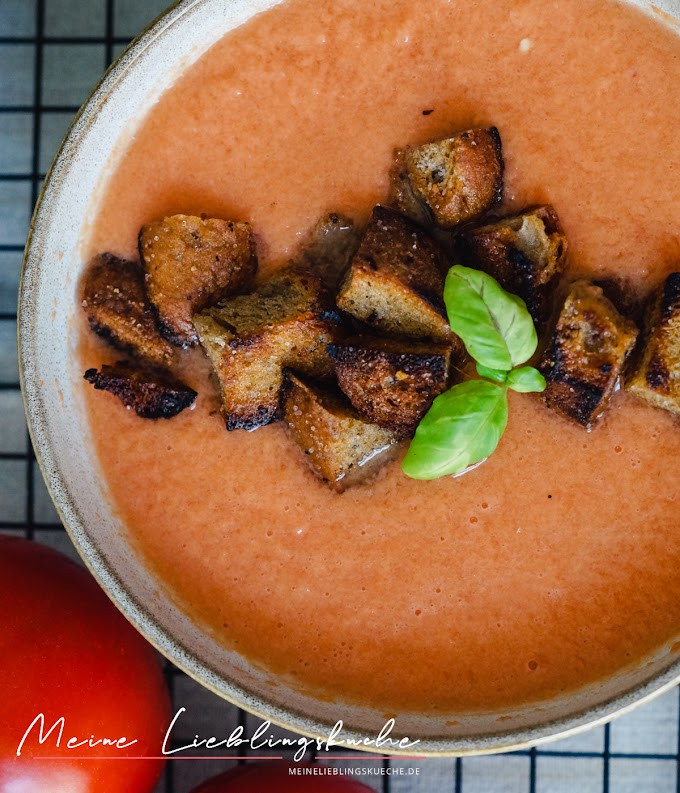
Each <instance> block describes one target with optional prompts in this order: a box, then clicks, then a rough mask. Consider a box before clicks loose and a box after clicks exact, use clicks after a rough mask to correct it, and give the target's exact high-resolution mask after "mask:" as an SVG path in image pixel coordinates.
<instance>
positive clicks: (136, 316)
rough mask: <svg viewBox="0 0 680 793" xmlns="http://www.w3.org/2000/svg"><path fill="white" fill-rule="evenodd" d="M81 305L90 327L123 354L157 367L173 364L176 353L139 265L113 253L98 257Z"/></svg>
mask: <svg viewBox="0 0 680 793" xmlns="http://www.w3.org/2000/svg"><path fill="white" fill-rule="evenodd" d="M80 291H81V305H82V307H83V310H84V311H85V314H86V316H87V319H88V322H89V323H90V327H91V328H92V330H94V332H95V333H97V334H98V335H99V336H101V337H102V338H104V339H106V340H107V341H108V342H109V343H110V344H112V345H113V346H114V347H116V348H117V349H119V350H124V351H126V352H131V353H133V354H135V355H137V356H139V357H140V358H146V359H148V360H149V361H152V362H154V363H156V364H161V365H163V364H166V363H169V362H170V360H171V359H172V357H173V355H174V349H173V347H172V345H171V344H169V343H168V342H167V341H166V340H165V339H164V338H163V337H162V336H161V334H160V331H159V328H158V325H157V323H156V314H155V312H154V310H153V308H152V306H151V304H150V303H149V300H148V298H147V296H146V290H145V288H144V271H143V270H142V268H141V267H140V265H139V264H138V263H137V262H130V261H126V260H125V259H119V258H118V257H117V256H114V255H113V254H111V253H102V254H100V255H99V256H95V257H94V259H92V261H91V262H90V263H89V264H88V266H87V268H86V270H85V272H84V274H83V277H82V280H81V285H80Z"/></svg>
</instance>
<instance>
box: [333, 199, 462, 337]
mask: <svg viewBox="0 0 680 793" xmlns="http://www.w3.org/2000/svg"><path fill="white" fill-rule="evenodd" d="M443 270H444V264H443V257H442V254H441V251H440V250H439V249H438V247H437V246H436V244H435V243H434V242H433V240H432V239H431V238H430V237H429V236H428V235H427V234H426V233H425V232H424V231H423V230H422V229H421V228H420V227H419V226H417V225H416V224H415V223H413V222H412V221H411V220H409V219H408V218H406V217H404V216H403V215H400V214H399V213H398V212H394V211H393V210H391V209H385V208H384V207H381V206H378V207H376V208H375V209H374V210H373V215H372V217H371V220H370V222H369V224H368V227H367V228H366V230H365V232H364V236H363V238H362V241H361V245H360V246H359V250H358V251H357V252H356V254H355V255H354V257H353V259H352V263H351V266H350V269H349V271H348V272H347V275H346V276H345V278H344V280H343V282H342V284H341V286H340V291H339V292H338V297H337V304H338V308H340V309H341V310H342V311H345V312H347V313H348V314H351V315H352V316H353V317H354V318H355V319H357V320H359V321H360V322H363V323H366V324H367V325H370V326H371V327H373V328H375V329H376V330H379V331H383V332H385V333H390V334H394V335H397V336H407V337H412V338H417V339H420V338H432V339H437V340H441V341H446V340H448V339H450V338H451V330H450V328H449V325H448V322H447V318H446V309H445V307H444V299H443V294H444V276H443V274H442V272H443Z"/></svg>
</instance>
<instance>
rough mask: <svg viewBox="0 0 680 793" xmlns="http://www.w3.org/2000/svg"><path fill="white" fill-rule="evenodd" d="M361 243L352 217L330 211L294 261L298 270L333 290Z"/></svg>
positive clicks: (359, 233)
mask: <svg viewBox="0 0 680 793" xmlns="http://www.w3.org/2000/svg"><path fill="white" fill-rule="evenodd" d="M360 240H361V228H360V227H359V226H356V225H355V224H354V221H353V220H352V218H349V217H346V216H345V215H341V214H339V213H337V212H329V213H328V214H326V215H324V216H323V217H321V218H319V220H318V221H317V223H316V225H315V226H314V227H313V228H312V229H311V231H310V232H309V233H308V234H307V236H306V237H305V239H304V240H303V242H302V245H301V246H300V249H299V251H298V253H297V255H296V257H295V259H294V261H293V267H294V268H295V269H297V270H300V271H303V272H307V273H311V274H312V275H316V276H318V277H319V278H321V280H322V282H323V283H324V284H325V285H326V286H327V287H328V288H329V289H332V290H336V289H337V287H338V284H339V283H340V281H341V280H342V277H343V276H344V275H345V272H346V271H347V267H348V266H349V262H350V259H351V258H352V256H353V255H354V254H355V252H356V250H357V248H358V247H359V242H360Z"/></svg>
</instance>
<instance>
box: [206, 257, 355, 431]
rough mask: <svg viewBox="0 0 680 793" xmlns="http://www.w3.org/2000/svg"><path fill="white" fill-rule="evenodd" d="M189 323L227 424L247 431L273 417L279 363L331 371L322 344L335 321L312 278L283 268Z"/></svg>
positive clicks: (332, 335) (319, 373)
mask: <svg viewBox="0 0 680 793" xmlns="http://www.w3.org/2000/svg"><path fill="white" fill-rule="evenodd" d="M194 323H195V325H196V328H197V330H198V333H199V336H200V340H201V344H202V345H203V348H204V349H205V351H206V353H207V355H208V357H209V358H210V360H211V362H212V365H213V368H214V371H215V374H216V376H217V379H218V381H219V386H220V392H221V397H222V411H223V414H224V418H225V421H226V424H227V429H229V430H235V429H246V430H254V429H256V428H257V427H261V426H263V425H265V424H269V423H270V422H272V421H275V420H276V419H278V418H279V416H280V413H279V396H280V391H281V385H282V383H283V369H284V367H289V368H291V369H294V370H295V371H298V372H301V373H302V374H307V375H310V376H312V377H323V376H327V375H330V374H331V373H332V370H333V363H332V361H331V359H330V357H329V355H328V351H327V349H326V347H327V345H328V344H330V343H331V342H333V341H335V340H336V337H337V334H338V331H339V328H340V325H341V320H340V317H339V315H338V313H337V312H336V311H334V310H332V308H331V306H330V303H329V302H328V301H327V298H326V297H325V294H324V292H323V289H322V286H321V281H320V280H319V279H318V278H316V277H315V276H312V275H306V274H303V273H298V272H290V271H287V272H284V273H279V274H277V275H275V276H273V277H272V278H270V279H269V280H268V281H265V282H264V283H263V284H262V285H261V286H259V287H258V288H257V289H256V290H255V291H254V292H252V293H251V294H249V295H240V296H238V297H233V298H229V299H227V300H224V301H222V302H221V303H219V304H218V305H217V306H214V307H212V308H209V309H206V310H205V311H203V312H202V313H200V314H196V315H194Z"/></svg>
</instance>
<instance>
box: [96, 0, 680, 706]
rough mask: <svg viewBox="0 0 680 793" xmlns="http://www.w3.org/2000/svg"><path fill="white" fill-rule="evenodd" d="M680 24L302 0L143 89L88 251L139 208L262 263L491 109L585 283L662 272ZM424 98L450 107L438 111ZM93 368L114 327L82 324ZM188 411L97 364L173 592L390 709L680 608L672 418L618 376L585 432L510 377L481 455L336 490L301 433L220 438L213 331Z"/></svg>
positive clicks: (267, 266) (619, 636)
mask: <svg viewBox="0 0 680 793" xmlns="http://www.w3.org/2000/svg"><path fill="white" fill-rule="evenodd" d="M678 86H680V39H678V37H677V36H676V34H675V33H674V32H673V31H672V30H671V29H670V28H666V27H664V26H663V25H662V24H661V23H660V22H657V21H656V20H655V19H654V18H653V16H651V15H650V16H646V15H644V14H643V13H642V12H640V11H638V10H636V9H634V8H633V7H631V6H628V5H625V4H622V3H617V2H608V0H597V1H595V0H466V2H463V1H462V0H428V2H427V3H424V2H413V0H373V1H372V2H371V3H365V2H360V0H289V1H288V2H286V3H284V4H283V5H281V6H279V7H277V8H275V9H273V10H271V11H269V12H267V13H265V14H262V15H260V16H258V17H256V18H254V19H253V20H252V21H251V22H249V23H248V24H246V25H244V26H243V27H242V28H240V29H238V30H236V31H234V32H233V33H230V34H229V35H228V36H227V37H225V38H224V39H223V40H222V41H220V42H219V43H218V44H216V45H215V46H214V47H213V48H212V49H211V50H209V52H208V53H207V54H206V55H205V56H203V57H202V59H201V60H200V61H199V62H198V63H197V64H196V65H195V66H193V67H191V68H190V69H189V70H188V71H187V73H186V74H184V76H182V78H181V79H180V80H179V81H178V82H177V83H176V84H175V85H174V86H173V87H172V88H171V89H170V90H169V91H168V92H167V93H166V94H165V95H164V96H163V97H162V98H161V100H160V101H159V102H158V103H157V104H156V105H154V106H153V107H151V108H149V112H148V116H147V117H146V119H145V120H144V122H143V125H142V127H141V129H140V131H139V132H138V134H137V135H136V136H135V137H134V139H133V140H132V142H131V143H130V145H129V149H128V150H127V152H126V154H125V156H124V158H122V159H121V162H120V164H119V166H118V167H117V169H116V171H115V173H114V174H113V176H112V177H111V179H110V180H109V182H108V184H106V185H105V187H104V189H103V194H102V197H101V202H100V205H99V208H98V214H97V218H96V222H95V224H94V229H93V232H92V236H91V239H90V240H89V242H88V251H89V253H91V254H94V253H96V252H101V251H112V252H115V253H118V254H121V255H126V256H134V255H135V250H136V240H137V234H138V231H139V228H140V226H141V225H142V224H143V223H146V222H148V221H151V220H154V219H157V218H159V217H162V216H163V215H165V214H171V213H177V212H186V213H195V214H198V213H201V212H206V213H208V214H211V215H215V216H218V217H225V218H233V219H243V220H249V221H250V222H251V223H252V224H253V226H254V228H255V230H256V233H257V235H258V238H259V242H260V247H259V251H260V259H261V270H262V271H264V272H267V271H270V270H272V269H273V268H276V267H278V266H281V265H282V264H283V263H285V262H286V260H287V258H289V257H290V256H291V255H292V254H293V253H294V252H295V250H296V247H297V246H298V244H299V242H300V240H301V238H302V237H303V236H304V235H305V234H306V233H307V231H308V230H309V229H310V227H311V226H313V224H314V223H315V221H316V219H317V218H318V217H319V216H320V215H321V214H323V213H324V212H326V211H328V210H337V211H341V212H344V213H348V214H349V215H351V216H353V217H354V218H355V219H356V220H357V221H359V222H361V221H364V220H365V219H366V218H367V216H368V214H369V212H370V210H371V208H372V206H373V205H374V204H375V203H377V202H380V201H381V200H385V199H386V196H387V190H388V171H389V167H390V163H391V158H392V152H393V149H394V148H395V147H397V146H401V145H404V144H409V143H419V142H424V141H426V140H429V139H433V138H436V137H437V136H442V135H445V134H447V133H451V132H453V131H458V130H462V129H467V128H470V127H472V126H477V125H487V124H495V125H496V126H497V127H498V128H499V130H500V133H501V136H502V139H503V151H504V156H505V159H506V164H507V171H506V179H505V186H506V198H505V206H504V208H505V209H507V210H508V211H511V210H513V209H520V208H523V207H524V206H526V205H528V204H532V203H537V202H550V203H552V204H554V206H555V207H556V209H557V211H558V213H559V215H560V218H561V220H562V222H563V225H564V228H565V231H566V234H567V236H568V239H569V242H570V262H569V275H575V274H586V275H588V276H591V277H597V278H602V277H608V276H615V277H620V278H621V277H622V278H624V279H626V280H627V281H628V282H629V283H630V284H632V285H633V286H634V287H635V288H636V289H637V290H639V291H640V293H643V292H644V293H646V292H647V291H648V290H649V289H650V288H652V287H653V286H654V285H655V284H657V283H659V282H660V281H661V279H662V278H663V277H664V276H665V275H666V274H667V273H668V272H669V271H671V270H672V269H677V268H678V265H679V264H680V243H679V238H678V233H679V232H678V230H679V229H680V147H678V145H677V135H678V130H679V129H680V102H679V101H677V97H678ZM423 111H432V112H430V113H428V114H427V115H426V114H424V112H423ZM83 349H84V352H83V366H90V365H98V364H99V363H101V361H102V360H103V356H104V354H105V353H104V351H103V347H101V346H99V345H98V343H94V342H89V341H88V343H87V344H85V345H84V346H83ZM190 358H191V359H192V360H191V365H190V366H189V367H188V378H189V380H190V382H191V384H192V385H193V386H194V387H195V388H196V389H197V390H198V391H199V394H200V395H199V398H198V400H197V405H196V408H195V410H192V411H185V412H184V413H182V414H181V415H180V416H178V417H177V418H175V419H172V420H171V421H143V420H141V419H139V418H137V417H136V416H135V415H134V414H130V413H129V412H126V411H125V410H124V409H122V407H121V405H120V403H119V402H118V401H117V400H116V399H115V398H114V397H112V396H110V395H108V394H102V393H95V392H94V391H92V390H90V389H89V387H88V386H85V385H84V386H83V387H84V388H88V395H87V399H88V404H89V415H90V423H91V427H92V433H93V438H94V442H95V444H96V447H97V452H98V455H99V459H100V462H101V466H102V469H103V471H104V474H105V476H106V479H107V482H108V486H109V488H110V493H111V497H112V499H113V501H114V502H115V506H116V508H117V509H118V511H119V513H120V515H121V516H122V518H123V519H124V521H125V522H126V524H127V525H128V526H129V531H130V534H131V536H132V538H133V540H134V543H135V544H136V546H137V548H138V549H139V552H140V553H141V554H142V555H143V556H144V558H145V559H146V560H147V561H148V563H149V564H150V565H153V567H154V568H155V569H156V570H157V572H158V575H159V577H160V579H161V580H162V581H164V582H165V584H166V585H167V592H168V593H169V594H170V596H171V597H173V598H174V599H175V600H176V601H177V602H179V603H180V604H182V606H183V608H185V609H186V610H187V611H189V612H191V613H192V614H194V615H196V618H197V619H199V620H200V621H202V622H203V623H204V624H205V625H207V626H209V628H210V629H211V630H212V631H213V632H214V634H215V635H216V636H217V637H218V638H219V639H220V640H221V641H223V642H224V643H225V644H227V645H228V646H231V647H235V648H237V649H239V650H240V651H242V652H243V653H245V654H246V655H247V656H249V657H250V658H252V659H253V660H254V661H256V662H258V663H260V664H262V665H264V666H265V667H267V668H269V669H270V670H271V671H272V673H275V674H279V675H283V676H285V677H286V678H287V679H289V680H292V681H295V682H297V684H298V685H299V686H300V687H301V688H304V689H305V690H307V691H314V692H318V693H319V694H320V695H323V696H330V697H333V698H337V699H339V700H340V699H344V700H349V701H357V702H370V703H371V704H374V705H376V706H378V707H384V708H385V709H386V710H389V711H394V710H396V709H415V710H420V711H426V712H435V711H440V712H442V713H443V712H453V711H464V710H475V709H483V710H487V709H495V708H511V707H512V706H514V705H518V704H520V703H526V702H528V701H534V700H535V701H538V700H541V699H545V698H547V697H550V696H552V695H554V694H556V693H557V692H562V691H568V690H571V689H575V688H577V687H579V686H581V685H582V684H584V683H587V682H592V681H596V680H598V679H601V678H603V677H605V676H606V675H609V674H610V673H612V672H613V671H615V670H618V669H620V668H622V667H623V666H626V665H628V664H631V663H634V662H635V661H639V660H640V659H641V658H642V657H643V656H645V655H646V654H648V653H650V652H652V651H655V650H657V649H658V648H660V647H663V646H668V647H669V648H670V645H671V643H672V641H673V637H674V636H675V633H676V631H677V630H678V628H680V572H679V571H680V503H679V501H678V494H679V490H680V488H679V486H678V473H677V461H678V459H679V455H680V425H678V423H677V422H675V421H674V420H673V419H672V418H671V417H670V415H668V414H667V413H665V412H664V411H661V410H655V409H653V408H650V407H647V406H646V405H644V404H643V403H641V402H639V401H637V400H636V399H635V398H633V397H631V396H629V395H626V394H623V393H619V394H617V395H616V397H615V400H614V404H613V406H612V408H611V409H610V410H609V412H608V414H607V416H606V418H605V420H604V421H603V422H602V424H601V425H600V426H598V427H597V428H596V429H595V430H594V431H593V432H591V433H587V432H585V431H584V430H583V429H582V428H580V427H578V426H574V425H571V424H570V423H569V422H567V421H566V420H564V419H563V418H561V417H559V416H558V415H556V414H554V413H552V412H550V411H549V410H547V409H546V408H545V406H544V405H543V403H542V401H541V399H540V397H537V396H535V395H518V394H511V404H510V423H509V427H508V430H507V432H506V434H505V436H504V437H503V438H502V440H501V443H500V446H499V448H498V450H497V452H496V453H495V454H494V455H493V456H492V457H491V458H490V459H489V460H488V461H487V462H486V463H485V464H483V465H481V466H480V467H478V468H477V469H476V470H474V471H472V472H470V473H468V474H466V475H465V476H462V477H459V478H456V479H452V478H445V479H441V480H438V481H434V482H419V481H414V480H411V479H408V478H406V477H405V476H404V475H403V474H402V472H401V470H400V466H399V463H398V462H395V463H392V464H390V465H389V466H388V467H386V468H384V469H383V470H382V471H381V473H380V474H379V475H378V477H377V478H376V479H375V481H373V482H372V483H370V484H368V485H364V486H360V487H356V488H354V489H351V490H348V491H347V492H345V493H344V494H336V493H334V492H332V491H331V490H329V489H328V488H327V487H326V486H325V485H324V484H323V483H322V482H320V481H318V480H316V479H315V478H314V476H313V475H312V474H311V473H310V472H309V470H308V469H307V466H306V464H305V462H304V459H303V456H302V455H301V453H300V452H299V450H298V449H297V447H295V446H294V445H293V443H292V441H291V440H290V439H289V437H288V436H287V433H286V430H285V429H284V427H283V426H281V425H280V424H279V425H272V426H269V427H266V428H263V429H260V430H258V431H256V432H253V433H246V432H242V431H237V432H232V433H227V432H226V431H225V428H224V423H223V421H222V420H221V418H220V417H219V415H216V413H215V410H216V407H217V406H216V401H215V396H214V395H213V391H212V388H211V386H210V385H209V382H208V379H207V369H208V367H207V365H206V364H205V362H204V361H203V360H202V355H201V352H200V350H199V351H194V353H192V355H191V356H190Z"/></svg>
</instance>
